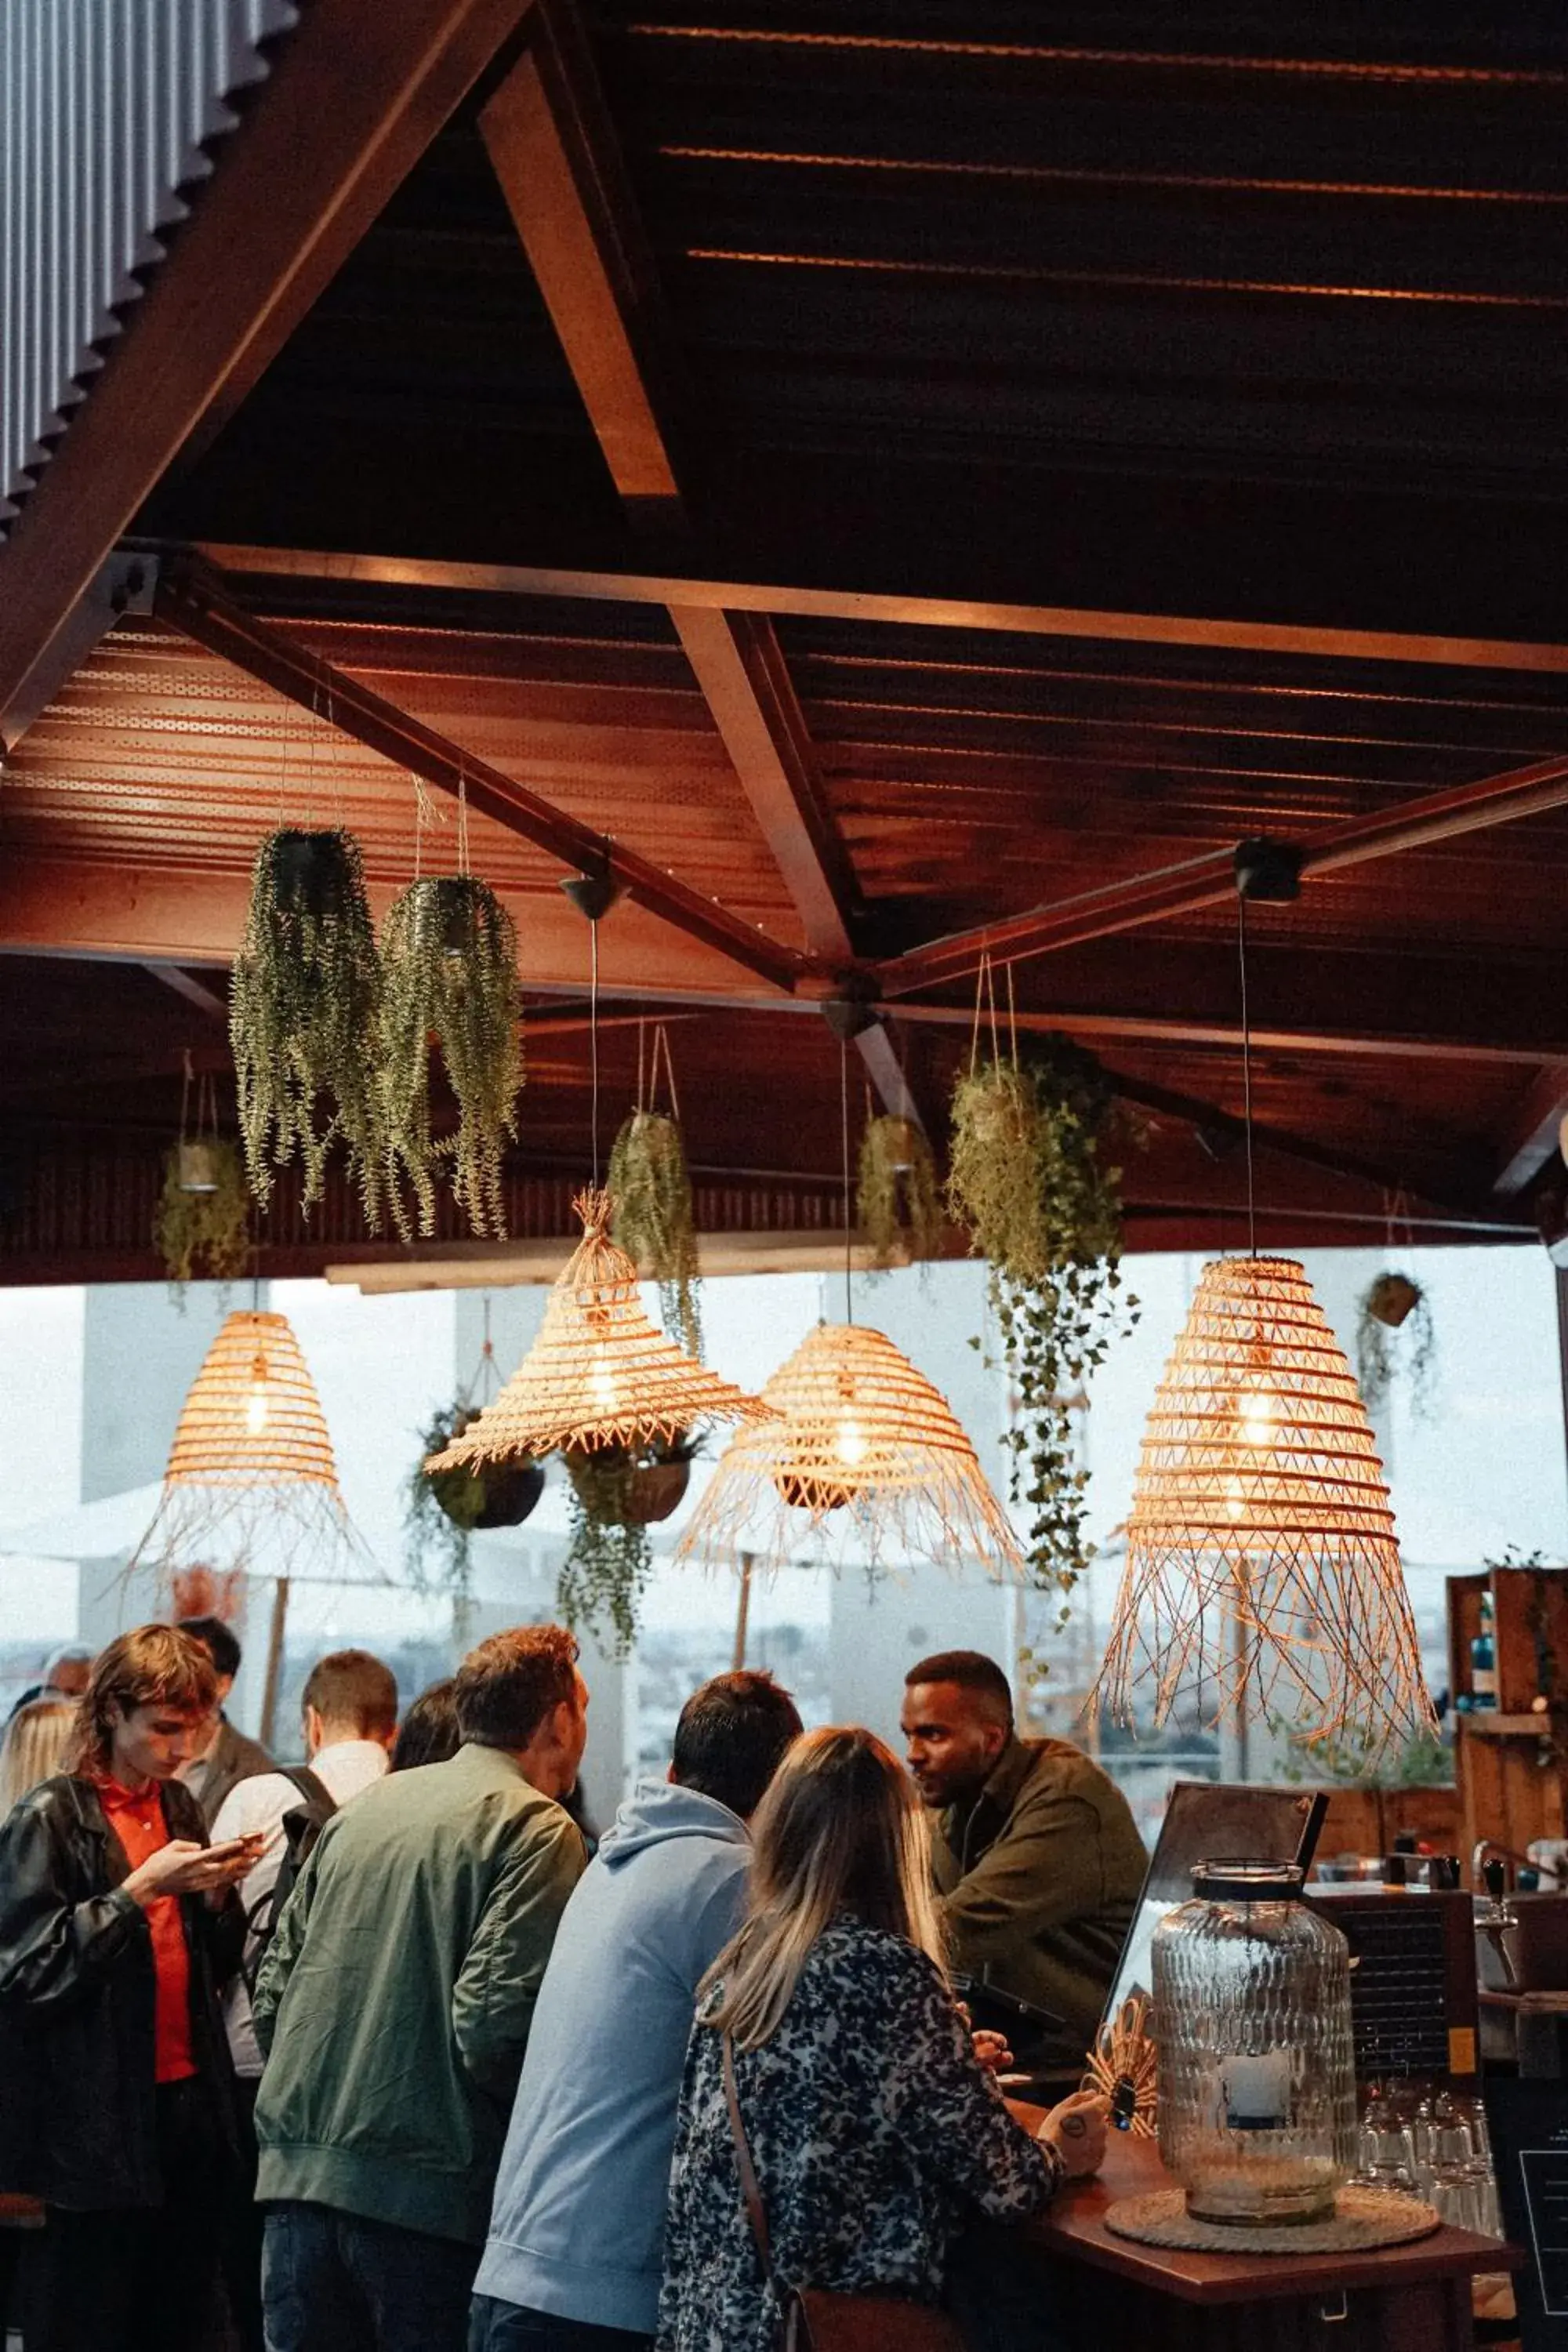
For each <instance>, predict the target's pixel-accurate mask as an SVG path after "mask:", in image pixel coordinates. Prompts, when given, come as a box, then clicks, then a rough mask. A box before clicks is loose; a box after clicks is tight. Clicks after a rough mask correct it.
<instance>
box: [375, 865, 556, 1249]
mask: <svg viewBox="0 0 1568 2352" xmlns="http://www.w3.org/2000/svg"><path fill="white" fill-rule="evenodd" d="M381 952H382V967H383V974H384V979H383V995H382V1020H381V1045H380V1059H381V1083H382V1094H383V1104H384V1142H385V1150H386V1156H387V1184H388V1190H389V1192H390V1193H391V1196H392V1203H393V1211H394V1214H395V1217H396V1219H397V1223H398V1227H399V1230H400V1231H401V1232H402V1233H403V1235H404V1238H405V1240H406V1239H408V1238H409V1231H408V1223H407V1216H406V1212H405V1208H404V1205H403V1196H402V1189H401V1185H400V1182H399V1177H400V1175H402V1176H406V1178H407V1180H408V1181H409V1182H410V1183H411V1184H412V1186H413V1188H414V1194H415V1200H416V1206H417V1213H418V1222H419V1230H420V1232H421V1233H422V1234H431V1233H434V1231H435V1229H436V1174H437V1168H438V1166H439V1164H440V1163H441V1161H442V1160H450V1161H451V1163H452V1191H453V1193H454V1195H455V1197H456V1199H457V1202H458V1206H459V1207H460V1208H461V1210H462V1211H463V1213H464V1214H465V1216H466V1217H467V1218H468V1223H469V1224H470V1225H471V1226H472V1227H473V1229H474V1231H475V1233H477V1234H495V1235H498V1236H500V1235H503V1234H505V1232H506V1214H505V1208H504V1204H503V1201H502V1196H501V1168H502V1162H503V1160H504V1156H505V1152H506V1147H507V1144H508V1142H509V1141H515V1139H516V1136H517V1093H518V1088H519V1087H521V1084H522V1049H521V1042H520V1038H521V1015H522V1007H521V1000H520V998H519V994H518V985H517V935H516V933H515V931H514V930H513V929H512V921H511V917H510V915H509V914H508V913H507V911H506V908H504V907H503V906H502V905H501V903H500V899H499V898H497V897H496V895H495V893H494V891H493V890H491V889H490V888H489V885H488V884H486V883H484V882H479V881H476V880H475V879H474V877H472V876H471V875H468V874H458V875H446V876H442V877H439V878H438V879H434V880H429V881H423V882H415V883H411V884H410V886H409V887H408V888H407V889H406V890H405V891H404V893H403V895H402V897H401V898H398V899H396V900H395V902H394V904H393V906H392V907H391V908H390V909H389V911H388V914H387V918H386V921H385V923H384V926H383V929H382V935H381ZM432 1036H434V1037H436V1038H437V1039H438V1040H439V1043H440V1047H441V1058H442V1061H443V1062H444V1063H445V1065H446V1070H447V1078H448V1080H449V1081H450V1083H451V1087H452V1092H453V1094H454V1095H455V1096H456V1097H457V1099H458V1131H457V1133H456V1135H455V1136H450V1137H442V1138H439V1139H437V1138H436V1137H434V1136H433V1135H432V1133H431V1129H430V1040H431V1038H432Z"/></svg>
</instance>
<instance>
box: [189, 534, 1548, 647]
mask: <svg viewBox="0 0 1568 2352" xmlns="http://www.w3.org/2000/svg"><path fill="white" fill-rule="evenodd" d="M196 537H197V541H198V544H199V545H200V547H201V551H202V552H203V553H204V554H205V555H206V556H207V557H208V558H209V559H210V560H211V561H212V562H215V563H218V564H221V565H222V566H223V568H224V570H225V571H226V572H234V573H239V574H247V575H250V576H254V577H258V578H259V577H263V576H265V577H268V578H274V579H294V580H312V581H318V580H319V581H341V582H357V583H362V584H363V585H367V586H382V587H389V588H403V589H415V590H417V589H427V590H433V591H436V592H437V593H443V594H445V593H458V594H465V595H484V596H523V597H527V596H569V597H583V598H585V599H586V600H587V601H588V602H590V603H595V604H662V605H664V606H667V607H668V606H670V605H673V604H683V605H697V604H700V605H704V606H709V607H717V608H718V609H719V610H721V611H723V612H731V613H738V612H750V613H767V614H774V615H776V616H778V617H779V618H781V619H784V618H798V619H803V620H828V621H857V622H884V623H887V624H889V625H891V626H896V627H905V626H910V625H914V626H917V627H921V628H929V629H968V630H975V629H979V630H987V631H994V632H995V633H997V634H999V635H1008V636H1025V637H1049V638H1058V637H1059V638H1069V639H1074V638H1076V639H1085V640H1089V641H1093V642H1097V643H1100V644H1108V645H1142V646H1187V647H1194V648H1197V649H1199V650H1202V651H1206V652H1211V653H1222V654H1223V653H1242V654H1258V655H1261V656H1266V657H1268V656H1285V657H1287V658H1289V659H1292V660H1327V661H1353V662H1401V663H1414V664H1415V665H1417V666H1418V667H1430V668H1436V669H1464V670H1470V669H1479V670H1493V669H1498V670H1518V671H1521V672H1523V673H1526V674H1528V675H1534V676H1546V677H1568V644H1556V643H1552V642H1546V641H1542V639H1539V638H1525V637H1507V636H1479V635H1464V634H1461V633H1454V634H1442V635H1437V634H1434V633H1431V632H1425V631H1420V630H1414V629H1390V628H1359V627H1341V626H1335V627H1323V626H1320V625H1315V624H1311V623H1308V622H1304V621H1303V622H1271V621H1253V620H1248V619H1247V618H1245V617H1241V616H1235V617H1226V616H1221V615H1214V614H1192V613H1188V614H1178V613H1149V612H1135V611H1131V610H1125V609H1117V608H1109V607H1108V608H1099V607H1089V606H1077V605H1066V604H1031V603H1027V602H1016V601H1014V602H1009V601H1005V600H1002V599H997V598H990V597H979V596H972V595H945V594H939V593H933V592H931V591H921V590H920V589H916V588H906V587H900V588H899V589H897V590H895V591H891V592H889V591H888V590H886V589H882V588H879V587H878V585H877V584H876V576H875V575H876V572H877V571H878V569H879V564H878V560H877V556H876V551H875V549H874V548H868V547H866V546H862V549H861V551H860V555H859V562H860V564H861V566H862V567H863V569H862V572H861V573H860V576H859V578H858V581H856V582H854V583H848V582H847V583H838V582H837V581H834V582H828V581H826V580H824V581H816V580H812V579H809V578H807V577H806V576H805V563H804V561H803V562H802V564H801V566H800V567H799V568H798V569H797V570H795V571H794V572H784V570H782V569H781V568H778V567H774V566H773V565H767V566H763V565H762V564H761V563H759V564H757V565H756V566H754V567H753V566H748V567H747V568H746V569H744V570H736V569H735V568H733V567H732V566H731V567H724V566H723V565H721V564H716V563H714V562H712V561H711V554H712V551H711V550H708V551H706V553H707V554H708V556H709V558H710V560H709V561H708V562H704V560H703V558H704V552H705V551H704V550H702V549H693V550H692V551H689V552H688V551H675V552H673V553H669V554H665V553H664V552H663V551H661V555H662V557H663V560H662V563H661V568H659V569H658V570H657V571H656V570H653V569H651V568H650V569H644V568H643V567H642V566H641V565H638V564H636V563H631V562H628V563H626V564H624V565H622V566H620V567H619V568H616V567H615V566H607V565H605V564H603V563H598V562H582V563H577V562H570V561H568V562H557V563H542V562H541V563H486V562H445V561H441V560H439V559H437V558H433V557H427V556H416V555H395V554H374V553H368V552H363V551H354V552H349V551H331V552H329V551H323V550H320V549H311V548H299V547H273V546H265V545H261V544H259V543H258V542H256V541H245V542H237V541H220V540H216V539H215V540H209V539H207V538H206V537H205V535H203V534H200V533H198V534H196ZM980 568H981V566H980V563H979V561H978V559H976V561H975V569H976V571H977V572H978V571H979V570H980Z"/></svg>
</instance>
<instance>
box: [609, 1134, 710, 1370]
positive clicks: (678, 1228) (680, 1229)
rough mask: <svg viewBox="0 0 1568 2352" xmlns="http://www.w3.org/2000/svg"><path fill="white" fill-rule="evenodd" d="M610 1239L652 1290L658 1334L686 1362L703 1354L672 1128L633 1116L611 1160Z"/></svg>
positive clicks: (687, 1204)
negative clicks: (683, 1354)
mask: <svg viewBox="0 0 1568 2352" xmlns="http://www.w3.org/2000/svg"><path fill="white" fill-rule="evenodd" d="M609 1189H610V1191H611V1192H612V1193H613V1195H614V1196H615V1202H616V1212H615V1236H616V1241H617V1242H618V1243H619V1244H620V1246H621V1247H622V1249H624V1250H625V1251H626V1255H627V1256H628V1257H634V1258H636V1260H637V1264H638V1265H640V1266H642V1267H644V1268H645V1269H646V1271H647V1273H648V1274H649V1275H651V1276H652V1277H653V1279H654V1281H655V1282H657V1283H658V1308H659V1314H660V1316H661V1317H662V1318H663V1321H664V1328H665V1329H666V1331H667V1332H668V1334H669V1336H670V1338H671V1339H676V1340H678V1341H679V1344H680V1346H681V1347H683V1348H684V1349H685V1350H686V1352H687V1354H688V1355H689V1356H700V1355H701V1353H702V1323H701V1318H700V1313H699V1309H698V1303H697V1226H696V1221H695V1213H694V1211H693V1208H692V1202H691V1178H690V1176H689V1174H688V1172H687V1167H686V1145H685V1143H684V1141H683V1140H682V1139H681V1133H680V1125H679V1120H677V1119H674V1118H668V1116H667V1115H666V1114H665V1113H664V1112H663V1111H657V1110H634V1111H633V1112H632V1114H631V1116H630V1118H627V1119H626V1121H625V1123H624V1125H623V1126H622V1128H621V1131H620V1133H619V1134H618V1135H617V1136H616V1142H615V1149H614V1150H613V1151H612V1152H611V1154H610V1173H609Z"/></svg>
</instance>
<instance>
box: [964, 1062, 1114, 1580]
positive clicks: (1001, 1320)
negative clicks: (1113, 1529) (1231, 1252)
mask: <svg viewBox="0 0 1568 2352" xmlns="http://www.w3.org/2000/svg"><path fill="white" fill-rule="evenodd" d="M1111 1109H1112V1097H1111V1094H1110V1087H1109V1086H1108V1085H1107V1083H1106V1080H1105V1076H1104V1074H1103V1072H1102V1071H1101V1070H1100V1065H1099V1063H1098V1062H1096V1061H1095V1059H1094V1057H1093V1056H1092V1055H1088V1054H1083V1053H1080V1052H1079V1050H1078V1049H1077V1048H1076V1047H1074V1046H1072V1045H1068V1043H1067V1042H1066V1041H1065V1040H1062V1041H1059V1042H1058V1041H1054V1040H1053V1041H1048V1042H1047V1041H1042V1044H1041V1045H1040V1047H1039V1049H1038V1058H1035V1057H1031V1059H1030V1060H1029V1061H1028V1062H1026V1063H1016V1062H1015V1061H1013V1060H1012V1059H1010V1058H1009V1059H999V1060H995V1061H990V1062H986V1063H984V1064H983V1065H981V1066H979V1067H977V1068H975V1069H973V1070H972V1071H970V1072H969V1073H968V1074H967V1075H966V1076H963V1077H961V1078H960V1080H959V1082H958V1085H957V1087H955V1089H954V1092H953V1097H952V1157H951V1172H950V1175H949V1178H948V1201H949V1203H950V1205H951V1207H952V1213H953V1214H954V1216H955V1217H957V1218H959V1219H960V1220H961V1221H962V1222H963V1223H964V1224H965V1225H966V1226H967V1227H968V1229H969V1232H970V1234H971V1237H972V1239H973V1244H974V1246H975V1248H976V1250H977V1251H978V1252H979V1254H980V1255H981V1256H983V1257H984V1258H985V1259H987V1260H988V1261H989V1264H990V1269H991V1270H990V1281H989V1297H990V1303H991V1307H992V1311H993V1314H994V1317H995V1321H996V1328H997V1330H998V1332H999V1334H1000V1337H1001V1341H1002V1348H1003V1353H1004V1356H1005V1360H1006V1364H1007V1368H1008V1370H1009V1371H1010V1373H1011V1375H1012V1378H1013V1382H1014V1386H1015V1388H1016V1392H1017V1399H1018V1409H1019V1410H1018V1419H1017V1422H1016V1425H1015V1426H1014V1427H1013V1428H1011V1429H1009V1430H1008V1432H1007V1433H1006V1436H1005V1444H1006V1445H1007V1446H1008V1448H1009V1450H1010V1451H1011V1454H1012V1456H1013V1461H1012V1467H1011V1475H1010V1479H1009V1490H1010V1492H1011V1495H1012V1498H1013V1500H1014V1502H1015V1503H1017V1504H1021V1505H1025V1506H1026V1507H1027V1508H1028V1510H1029V1513H1030V1524H1029V1537H1028V1559H1029V1567H1030V1570H1031V1573H1032V1574H1033V1577H1034V1579H1035V1581H1036V1583H1037V1586H1038V1587H1039V1588H1040V1589H1041V1590H1042V1591H1056V1592H1057V1593H1058V1594H1059V1595H1060V1596H1061V1600H1062V1602H1063V1607H1062V1612H1061V1619H1060V1620H1059V1621H1058V1622H1065V1619H1066V1614H1067V1609H1066V1603H1067V1601H1068V1597H1069V1596H1070V1594H1071V1592H1072V1590H1073V1587H1074V1586H1075V1584H1076V1583H1077V1582H1078V1580H1079V1577H1080V1576H1081V1575H1082V1573H1083V1571H1084V1569H1085V1568H1086V1567H1087V1566H1088V1563H1089V1548H1088V1545H1087V1543H1086V1541H1085V1537H1084V1526H1083V1523H1084V1517H1085V1512H1086V1509H1087V1505H1086V1501H1085V1494H1084V1489H1085V1486H1086V1484H1087V1478H1088V1474H1087V1472H1086V1471H1084V1470H1083V1469H1082V1468H1081V1467H1080V1466H1079V1463H1078V1460H1077V1456H1076V1450H1075V1447H1074V1443H1073V1420H1072V1412H1073V1402H1074V1399H1075V1397H1076V1395H1077V1393H1078V1391H1079V1388H1080V1386H1081V1383H1082V1382H1083V1381H1084V1380H1085V1379H1086V1378H1087V1376H1088V1375H1089V1373H1090V1372H1091V1371H1093V1370H1094V1369H1095V1367H1096V1366H1097V1365H1098V1364H1100V1363H1101V1362H1103V1360H1104V1359H1105V1356H1106V1354H1107V1352H1108V1350H1109V1349H1110V1344H1111V1341H1112V1340H1113V1339H1116V1338H1118V1337H1120V1336H1121V1334H1122V1333H1123V1332H1125V1331H1127V1330H1130V1329H1131V1326H1132V1324H1133V1323H1134V1322H1135V1321H1136V1320H1137V1308H1138V1302H1137V1300H1136V1299H1135V1298H1132V1297H1130V1296H1128V1295H1126V1294H1125V1293H1124V1290H1123V1285H1122V1276H1121V1264H1120V1261H1121V1192H1120V1189H1119V1180H1120V1172H1121V1171H1119V1170H1117V1169H1115V1168H1111V1167H1108V1166H1106V1165H1105V1164H1104V1163H1103V1162H1102V1160H1101V1157H1100V1150H1101V1145H1102V1143H1103V1142H1104V1141H1105V1139H1106V1136H1107V1129H1108V1124H1109V1120H1110V1113H1111ZM974 1344H975V1345H976V1346H979V1345H980V1342H979V1341H978V1340H976V1341H975V1342H974Z"/></svg>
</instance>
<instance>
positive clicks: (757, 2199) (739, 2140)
mask: <svg viewBox="0 0 1568 2352" xmlns="http://www.w3.org/2000/svg"><path fill="white" fill-rule="evenodd" d="M721 2038H722V2042H723V2046H724V2099H725V2104H726V2105H728V2107H729V2110H730V2135H731V2138H732V2139H733V2141H734V2143H735V2165H736V2168H737V2170H738V2171H739V2173H740V2175H741V2194H742V2197H743V2198H744V2199H745V2200H746V2216H747V2219H748V2220H749V2221H750V2222H751V2225H752V2237H753V2238H754V2239H755V2240H756V2245H757V2253H758V2255H759V2257H760V2258H761V2261H762V2265H763V2277H764V2278H765V2279H766V2280H767V2283H768V2284H769V2285H770V2286H771V2287H773V2288H774V2290H775V2292H776V2289H777V2281H776V2280H775V2279H774V2277H773V2253H772V2250H771V2249H770V2247H769V2244H768V2217H767V2213H766V2211H765V2210H764V2208H763V2192H762V2189H760V2188H759V2187H758V2185H757V2168H756V2166H755V2165H754V2164H753V2163H752V2149H751V2144H750V2142H749V2141H748V2139H747V2137H746V2126H745V2125H744V2124H743V2123H742V2120H741V2095H740V2093H739V2091H738V2090H737V2089H736V2087H735V2048H734V2044H733V2042H731V2039H730V2036H729V2035H728V2034H727V2033H726V2034H724V2035H723V2036H722V2037H721Z"/></svg>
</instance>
